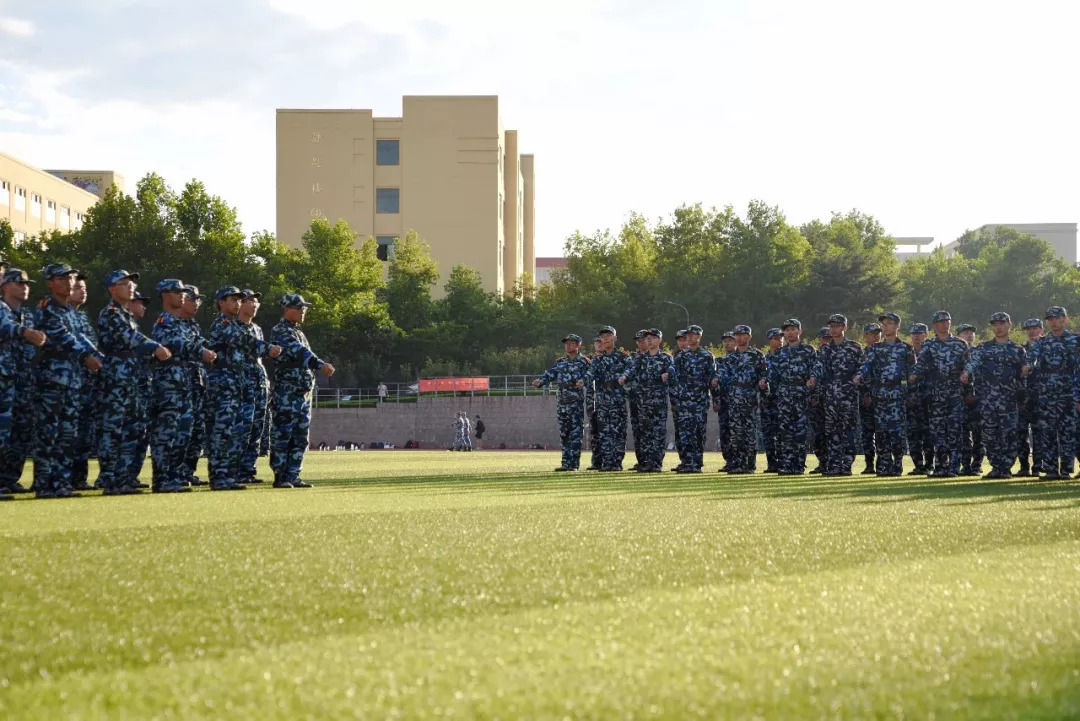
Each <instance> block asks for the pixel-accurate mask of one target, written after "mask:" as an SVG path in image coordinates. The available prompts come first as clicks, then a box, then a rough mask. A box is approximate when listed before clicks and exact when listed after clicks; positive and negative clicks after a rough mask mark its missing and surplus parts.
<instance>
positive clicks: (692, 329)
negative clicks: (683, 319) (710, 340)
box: [686, 325, 705, 335]
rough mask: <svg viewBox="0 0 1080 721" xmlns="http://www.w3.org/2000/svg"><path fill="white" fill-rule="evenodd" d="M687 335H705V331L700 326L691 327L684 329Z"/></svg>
mask: <svg viewBox="0 0 1080 721" xmlns="http://www.w3.org/2000/svg"><path fill="white" fill-rule="evenodd" d="M686 332H687V333H694V334H696V335H705V329H704V328H702V327H701V326H700V325H692V326H690V327H689V328H687V329H686Z"/></svg>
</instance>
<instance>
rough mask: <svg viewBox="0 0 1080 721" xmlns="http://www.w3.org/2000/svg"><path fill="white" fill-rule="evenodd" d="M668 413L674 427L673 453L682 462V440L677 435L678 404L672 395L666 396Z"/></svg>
mask: <svg viewBox="0 0 1080 721" xmlns="http://www.w3.org/2000/svg"><path fill="white" fill-rule="evenodd" d="M668 411H669V413H670V414H671V421H672V423H673V424H674V426H675V452H676V453H677V454H678V456H679V460H680V461H681V460H682V438H681V437H680V435H679V402H678V400H677V399H676V397H675V394H674V393H671V394H669V396H668Z"/></svg>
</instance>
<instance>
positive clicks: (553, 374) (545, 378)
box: [538, 361, 559, 386]
mask: <svg viewBox="0 0 1080 721" xmlns="http://www.w3.org/2000/svg"><path fill="white" fill-rule="evenodd" d="M558 364H559V363H558V361H556V362H555V365H553V366H551V367H550V368H548V369H547V370H546V371H544V372H543V373H541V374H540V378H539V379H538V380H539V381H540V385H541V386H546V385H547V384H549V383H551V382H552V381H554V380H555V379H556V378H557V377H558V371H557V370H555V369H556V367H558Z"/></svg>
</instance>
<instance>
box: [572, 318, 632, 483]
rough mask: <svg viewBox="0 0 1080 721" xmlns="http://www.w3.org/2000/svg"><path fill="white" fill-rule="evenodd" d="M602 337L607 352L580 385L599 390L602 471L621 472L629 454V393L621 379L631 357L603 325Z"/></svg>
mask: <svg viewBox="0 0 1080 721" xmlns="http://www.w3.org/2000/svg"><path fill="white" fill-rule="evenodd" d="M597 335H599V336H600V338H601V340H602V342H603V347H604V352H603V353H601V354H600V355H598V356H597V357H596V358H594V359H593V360H592V362H591V363H589V368H588V369H587V370H586V371H585V378H584V380H583V381H582V382H581V386H582V387H585V385H586V383H593V384H595V387H596V407H597V411H596V415H597V424H598V425H599V439H598V440H599V441H600V468H599V470H601V471H621V470H622V462H623V457H624V456H625V455H626V390H625V389H624V388H623V387H622V385H620V384H619V378H621V377H622V376H623V375H624V374H625V373H626V368H627V366H628V365H629V364H630V354H629V353H627V352H626V351H624V350H622V349H620V348H616V347H615V342H616V333H615V329H614V328H613V327H612V326H604V327H603V328H601V329H600V332H599V333H598V334H597Z"/></svg>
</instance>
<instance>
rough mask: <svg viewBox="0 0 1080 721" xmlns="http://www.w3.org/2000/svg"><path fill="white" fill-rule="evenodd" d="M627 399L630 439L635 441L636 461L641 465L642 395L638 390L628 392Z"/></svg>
mask: <svg viewBox="0 0 1080 721" xmlns="http://www.w3.org/2000/svg"><path fill="white" fill-rule="evenodd" d="M626 398H627V400H628V401H629V407H628V409H627V413H628V416H629V418H630V437H631V438H633V439H634V459H635V460H636V461H637V462H638V465H641V418H640V414H641V394H640V393H639V392H637V391H636V390H635V391H628V392H627V394H626Z"/></svg>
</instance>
